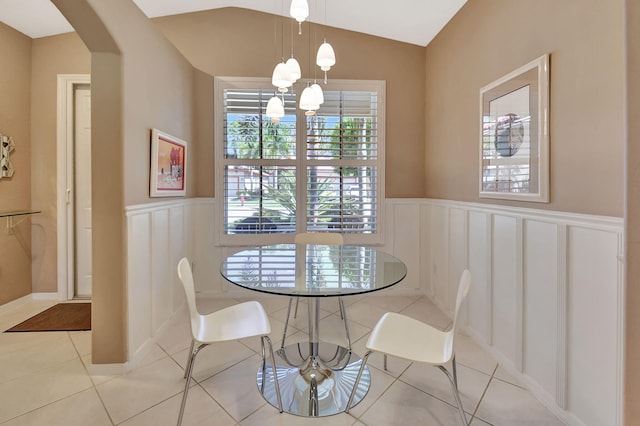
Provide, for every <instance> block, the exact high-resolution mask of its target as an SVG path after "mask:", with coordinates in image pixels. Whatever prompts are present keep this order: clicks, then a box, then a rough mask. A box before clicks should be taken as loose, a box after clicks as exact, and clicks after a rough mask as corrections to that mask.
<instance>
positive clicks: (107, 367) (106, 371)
mask: <svg viewBox="0 0 640 426" xmlns="http://www.w3.org/2000/svg"><path fill="white" fill-rule="evenodd" d="M127 371H128V369H127V363H118V364H89V373H90V374H91V375H92V376H122V375H123V374H125V373H126V372H127Z"/></svg>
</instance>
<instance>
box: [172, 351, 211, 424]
mask: <svg viewBox="0 0 640 426" xmlns="http://www.w3.org/2000/svg"><path fill="white" fill-rule="evenodd" d="M191 346H192V347H193V342H192V345H191ZM205 346H207V345H206V344H204V343H203V344H201V345H200V346H198V347H197V348H196V350H192V351H191V353H190V354H189V363H188V364H187V368H186V370H187V381H186V382H185V383H184V394H183V395H182V403H181V404H180V414H178V426H180V425H181V424H182V416H183V415H184V407H185V405H186V403H187V393H189V385H190V384H191V373H192V372H193V364H195V362H196V356H197V355H198V352H200V350H201V349H202V348H204V347H205Z"/></svg>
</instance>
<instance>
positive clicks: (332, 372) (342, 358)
mask: <svg viewBox="0 0 640 426" xmlns="http://www.w3.org/2000/svg"><path fill="white" fill-rule="evenodd" d="M361 365H362V359H361V358H360V357H359V356H357V355H356V354H354V353H353V352H350V351H349V350H348V349H347V348H344V347H342V346H337V345H332V344H329V343H320V344H319V345H318V346H317V354H315V355H309V344H308V343H299V344H292V345H288V346H286V347H285V348H284V349H280V350H279V351H277V352H276V371H277V375H278V382H279V384H280V392H281V395H282V405H283V409H284V411H285V412H287V413H290V414H295V415H298V416H304V417H322V416H330V415H333V414H338V413H341V412H344V411H345V409H346V408H347V402H348V401H349V396H350V395H351V391H352V389H353V385H354V384H355V380H356V377H357V375H358V370H359V369H360V366H361ZM257 382H258V389H259V390H260V391H261V393H262V396H263V397H264V398H265V400H266V401H267V402H269V404H271V405H273V406H274V407H278V400H277V396H276V392H275V385H274V381H273V370H272V369H271V366H267V368H266V369H265V370H264V371H263V369H262V368H260V369H259V370H258V377H257ZM370 383H371V376H370V373H369V368H368V367H365V371H364V372H363V373H362V378H361V379H360V383H359V384H358V389H357V391H356V394H355V397H354V399H353V405H354V406H355V405H356V404H358V403H359V402H360V401H361V400H362V398H364V396H365V395H366V394H367V392H368V391H369V385H370Z"/></svg>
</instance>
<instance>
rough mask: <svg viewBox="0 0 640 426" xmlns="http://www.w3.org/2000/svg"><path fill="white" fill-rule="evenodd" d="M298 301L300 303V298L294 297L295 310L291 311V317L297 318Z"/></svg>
mask: <svg viewBox="0 0 640 426" xmlns="http://www.w3.org/2000/svg"><path fill="white" fill-rule="evenodd" d="M298 303H300V298H299V297H296V310H295V311H293V317H294V318H298Z"/></svg>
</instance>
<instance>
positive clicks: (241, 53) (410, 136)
mask: <svg viewBox="0 0 640 426" xmlns="http://www.w3.org/2000/svg"><path fill="white" fill-rule="evenodd" d="M154 22H155V23H156V24H157V25H158V27H159V28H160V29H161V30H162V31H163V33H164V34H165V35H166V36H167V37H168V38H169V40H171V42H172V43H174V44H175V45H176V47H177V48H178V49H179V50H180V52H182V53H183V54H184V55H185V56H186V58H187V59H188V60H189V61H190V62H191V63H192V64H193V65H194V66H195V67H196V68H198V69H200V70H202V71H204V72H205V73H208V74H210V75H213V76H246V77H271V73H272V72H273V67H274V66H275V65H276V63H277V62H279V61H280V59H281V57H282V47H281V46H282V45H284V57H285V59H287V58H289V56H290V54H291V27H290V23H291V20H290V19H287V18H276V17H274V16H273V15H269V14H264V13H259V12H253V11H249V10H245V9H237V8H224V9H216V10H211V11H206V12H197V13H190V14H184V15H178V16H172V17H166V18H159V19H156V20H154ZM283 24H284V25H283ZM283 26H284V41H282V34H283ZM274 28H275V35H276V38H277V42H275V41H274ZM325 34H326V37H327V40H328V41H329V42H330V43H331V45H332V46H333V48H334V49H335V52H336V61H337V63H336V65H335V66H334V67H332V68H331V71H330V72H329V78H330V79H331V78H340V79H372V80H386V82H387V103H386V112H387V121H386V142H387V145H386V146H387V148H386V149H387V152H386V170H387V173H386V179H385V183H386V196H387V197H397V198H402V197H405V198H406V197H422V196H423V195H424V187H423V185H424V181H423V170H424V160H423V159H424V128H423V126H422V124H421V123H422V122H423V116H424V99H423V93H424V73H425V62H424V54H425V49H424V48H422V47H419V46H415V45H410V44H406V43H399V42H395V41H391V40H387V39H382V38H379V37H373V36H368V35H364V34H361V33H354V32H350V31H343V30H339V29H336V28H327V29H326V33H325V29H324V27H321V26H318V25H315V24H314V25H312V26H311V29H309V23H308V22H307V23H305V24H304V25H303V34H302V35H301V36H298V34H297V31H294V37H293V38H294V45H293V52H294V56H295V57H296V59H297V60H298V62H299V63H300V66H301V68H302V74H303V78H309V77H313V76H314V74H313V73H314V71H315V70H317V71H316V75H317V78H318V79H319V80H320V79H322V76H323V74H322V72H321V71H320V70H319V69H318V68H317V66H315V53H316V51H317V46H319V45H320V43H321V42H322V38H323V37H324V36H325ZM309 36H311V44H312V46H315V47H313V51H312V55H313V63H312V64H311V66H312V71H311V72H309ZM275 45H277V46H275ZM199 114H200V112H199ZM204 118H205V119H207V120H208V122H212V121H213V117H212V116H209V117H208V118H207V117H204ZM210 130H211V132H212V131H213V127H211V129H210ZM207 144H209V145H208V146H207ZM202 149H203V150H205V151H204V152H203V153H204V154H205V156H203V157H202V158H201V159H202V160H203V161H206V163H202V164H200V163H199V164H198V165H197V167H198V173H199V174H198V195H199V196H213V195H214V194H213V178H214V170H213V167H212V164H213V163H212V161H213V159H212V157H211V155H212V152H213V133H211V134H210V135H208V136H207V137H206V138H205V139H204V140H203V146H202Z"/></svg>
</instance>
